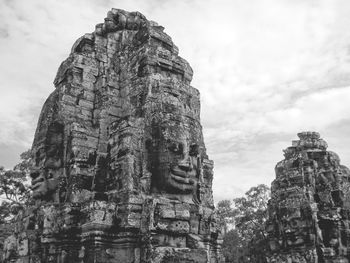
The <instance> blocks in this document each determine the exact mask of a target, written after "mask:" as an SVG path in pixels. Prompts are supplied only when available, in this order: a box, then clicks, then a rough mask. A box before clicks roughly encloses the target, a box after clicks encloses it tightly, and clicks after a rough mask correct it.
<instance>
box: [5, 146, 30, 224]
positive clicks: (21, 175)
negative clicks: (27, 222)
mask: <svg viewBox="0 0 350 263" xmlns="http://www.w3.org/2000/svg"><path fill="white" fill-rule="evenodd" d="M20 158H21V160H20V163H18V164H17V165H15V167H14V168H13V169H11V170H6V169H5V168H4V167H0V223H4V222H7V221H9V220H10V219H11V218H13V216H14V215H15V214H17V212H18V210H19V209H21V208H23V206H24V205H25V204H26V203H27V201H28V197H29V193H30V190H29V186H28V177H29V171H30V166H31V155H30V151H29V150H28V151H25V152H24V153H22V154H21V156H20Z"/></svg>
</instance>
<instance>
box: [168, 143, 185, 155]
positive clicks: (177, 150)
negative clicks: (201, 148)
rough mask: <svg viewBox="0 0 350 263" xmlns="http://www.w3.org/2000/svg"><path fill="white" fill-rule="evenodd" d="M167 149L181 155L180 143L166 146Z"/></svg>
mask: <svg viewBox="0 0 350 263" xmlns="http://www.w3.org/2000/svg"><path fill="white" fill-rule="evenodd" d="M168 149H169V150H170V151H172V152H173V153H176V154H183V145H182V143H171V144H170V145H169V146H168Z"/></svg>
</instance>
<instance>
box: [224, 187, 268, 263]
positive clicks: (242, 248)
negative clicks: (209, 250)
mask: <svg viewBox="0 0 350 263" xmlns="http://www.w3.org/2000/svg"><path fill="white" fill-rule="evenodd" d="M269 197H270V189H269V188H268V187H267V186H266V185H263V184H260V185H258V186H255V187H252V188H250V189H249V190H248V191H247V192H246V193H245V195H244V196H243V197H239V198H235V199H233V202H231V201H230V200H223V201H220V202H219V203H218V205H217V207H218V214H219V220H220V222H222V226H223V228H224V229H225V231H224V243H223V252H224V255H225V258H226V260H227V262H254V263H257V262H264V250H265V245H266V232H265V222H266V219H267V202H268V199H269ZM232 223H234V225H235V228H234V229H232V230H229V231H227V230H228V228H229V226H228V225H229V224H232Z"/></svg>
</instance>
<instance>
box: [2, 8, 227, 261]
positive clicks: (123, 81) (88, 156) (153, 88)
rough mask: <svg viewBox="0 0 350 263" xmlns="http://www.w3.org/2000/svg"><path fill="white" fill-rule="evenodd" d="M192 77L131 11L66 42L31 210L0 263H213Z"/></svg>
mask: <svg viewBox="0 0 350 263" xmlns="http://www.w3.org/2000/svg"><path fill="white" fill-rule="evenodd" d="M192 74H193V71H192V69H191V67H190V65H189V64H188V62H187V61H185V60H184V59H182V58H181V57H179V56H178V49H177V47H176V46H175V45H174V43H173V42H172V40H171V38H170V37H169V36H168V35H167V34H165V33H164V28H163V27H161V26H159V25H157V23H155V22H151V21H148V20H147V19H146V18H145V17H144V16H143V15H142V14H140V13H138V12H126V11H123V10H119V9H112V10H111V11H110V12H109V13H108V14H107V18H106V19H105V21H104V23H102V24H99V25H97V26H96V29H95V31H94V32H92V33H91V34H85V35H84V36H83V37H81V38H79V39H78V40H77V41H76V43H75V44H74V45H73V47H72V49H71V54H70V55H69V57H68V58H67V59H66V60H65V61H64V62H63V63H62V64H61V66H60V67H59V69H58V72H57V75H56V78H55V81H54V84H55V90H54V91H53V92H52V94H51V95H50V96H49V98H48V99H47V101H46V102H45V104H44V107H43V109H42V112H41V115H40V118H39V122H38V126H37V130H36V133H35V138H34V142H33V147H32V152H33V157H34V162H35V168H34V169H33V171H32V172H31V177H32V189H33V199H34V200H35V202H33V203H35V204H33V205H31V206H30V207H28V209H26V210H24V211H22V212H21V213H20V214H19V216H18V218H17V219H16V228H15V234H16V235H15V237H14V238H12V237H10V238H9V239H8V241H7V243H6V253H5V255H6V259H5V262H10V260H12V259H14V260H19V261H21V262H40V260H41V262H90V261H94V262H103V263H107V262H123V263H131V262H133V263H137V262H157V263H165V262H169V260H175V259H176V260H177V261H179V262H184V263H185V262H203V263H204V262H206V263H207V262H210V263H218V262H221V261H222V257H221V253H220V246H221V235H220V229H219V228H218V226H217V225H216V221H215V211H214V204H213V197H212V179H213V162H212V161H211V160H209V158H208V156H207V155H206V150H205V145H204V141H203V136H202V127H201V125H200V117H199V113H200V101H199V92H198V90H196V89H195V88H193V87H191V86H190V81H191V79H192ZM13 251H14V252H16V253H14V252H13Z"/></svg>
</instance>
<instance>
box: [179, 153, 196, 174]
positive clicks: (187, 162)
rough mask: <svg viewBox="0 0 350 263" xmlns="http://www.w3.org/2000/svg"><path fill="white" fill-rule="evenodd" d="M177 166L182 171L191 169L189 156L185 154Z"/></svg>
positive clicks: (191, 164)
mask: <svg viewBox="0 0 350 263" xmlns="http://www.w3.org/2000/svg"><path fill="white" fill-rule="evenodd" d="M179 167H180V169H181V170H184V171H191V170H192V169H193V163H192V160H191V158H190V156H188V155H185V157H184V158H183V159H182V160H180V161H179Z"/></svg>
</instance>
